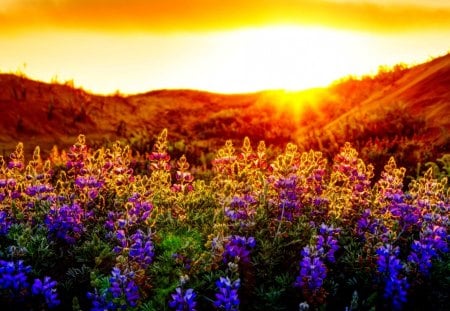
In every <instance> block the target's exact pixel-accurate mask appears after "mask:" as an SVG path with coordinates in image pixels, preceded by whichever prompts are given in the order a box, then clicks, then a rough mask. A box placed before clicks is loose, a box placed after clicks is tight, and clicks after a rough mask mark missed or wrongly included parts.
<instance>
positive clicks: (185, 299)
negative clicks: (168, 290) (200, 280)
mask: <svg viewBox="0 0 450 311" xmlns="http://www.w3.org/2000/svg"><path fill="white" fill-rule="evenodd" d="M171 296H172V300H170V301H169V307H171V308H173V309H175V310H176V311H195V310H196V309H195V307H196V305H197V302H196V301H195V298H196V296H197V295H196V294H195V292H194V290H193V289H192V288H189V289H187V290H186V291H184V290H183V289H182V288H181V287H177V288H176V289H175V293H174V294H172V295H171Z"/></svg>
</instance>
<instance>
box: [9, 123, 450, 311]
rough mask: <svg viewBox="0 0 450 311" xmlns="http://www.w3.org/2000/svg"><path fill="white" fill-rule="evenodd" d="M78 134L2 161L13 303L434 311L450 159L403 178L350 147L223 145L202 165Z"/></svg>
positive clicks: (15, 306) (160, 145) (449, 264)
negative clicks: (101, 144) (279, 149)
mask: <svg viewBox="0 0 450 311" xmlns="http://www.w3.org/2000/svg"><path fill="white" fill-rule="evenodd" d="M142 159H143V157H142V156H141V157H137V156H135V155H133V153H132V151H131V150H130V148H129V147H127V146H122V145H121V144H120V143H115V144H114V145H113V146H112V147H111V148H99V149H97V150H91V149H90V148H89V146H87V145H86V141H85V137H84V136H83V135H80V136H79V137H78V139H77V141H76V143H75V144H74V145H73V146H72V147H71V148H70V150H69V151H68V152H67V153H66V154H53V155H51V156H50V157H49V159H47V160H45V161H44V160H42V159H41V157H40V151H39V148H36V149H35V152H34V155H33V157H32V159H31V160H29V161H25V159H24V154H23V145H22V144H21V143H19V144H18V145H17V148H16V151H15V152H13V153H12V154H11V156H10V158H9V159H6V158H2V157H0V306H2V310H3V309H5V308H6V309H7V308H8V307H5V306H9V308H10V309H11V310H46V309H52V310H147V311H150V310H390V309H392V310H402V309H407V310H446V308H448V306H449V305H450V298H449V293H450V260H449V259H450V257H449V252H448V241H449V237H450V235H449V231H448V226H449V207H450V198H449V194H450V191H449V184H448V179H447V178H448V176H449V175H450V161H447V160H449V157H447V156H445V157H444V158H442V159H441V163H442V165H440V166H439V165H435V166H434V167H433V168H430V169H429V170H428V171H427V172H426V173H425V174H424V175H423V176H422V177H420V178H418V179H415V180H414V179H413V180H411V181H410V182H409V183H408V184H407V183H406V177H405V171H406V170H405V168H402V167H398V166H397V164H396V162H395V160H394V158H391V159H390V160H389V161H388V163H386V165H385V166H384V169H383V170H382V173H381V174H380V176H376V177H375V176H374V168H373V166H372V165H370V164H366V163H364V161H363V160H362V159H361V158H359V157H358V152H357V151H356V150H355V149H353V148H352V147H351V145H350V144H348V143H347V144H345V145H344V146H342V148H341V150H340V152H339V153H338V154H336V155H335V156H334V158H333V159H332V160H327V159H326V158H325V157H324V156H323V155H322V154H321V153H320V152H318V151H309V152H300V151H298V150H297V146H295V145H293V144H288V145H287V146H286V149H285V151H284V152H283V153H282V154H279V155H275V156H274V157H273V159H269V157H268V152H267V149H266V146H265V144H264V142H260V143H259V144H258V146H257V147H256V148H253V147H252V145H251V143H250V140H249V139H248V138H246V139H245V140H244V141H243V144H242V146H240V147H235V146H233V144H232V143H231V141H227V142H226V143H225V145H224V147H223V148H221V149H220V150H218V152H217V154H216V157H215V159H214V160H213V162H212V170H211V171H208V172H203V173H202V174H195V171H193V170H191V169H190V167H189V163H188V161H187V159H186V157H185V156H182V157H180V158H179V159H171V157H170V155H169V153H168V141H167V131H166V130H164V131H162V133H161V134H160V135H159V137H158V139H157V141H156V143H155V144H154V147H153V151H152V152H151V153H149V154H147V155H146V157H145V160H142Z"/></svg>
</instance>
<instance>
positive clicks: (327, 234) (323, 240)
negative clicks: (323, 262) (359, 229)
mask: <svg viewBox="0 0 450 311" xmlns="http://www.w3.org/2000/svg"><path fill="white" fill-rule="evenodd" d="M339 232H340V228H334V227H333V226H327V225H325V224H324V223H322V224H321V225H320V227H319V235H318V236H317V241H316V243H317V249H318V250H319V253H321V254H323V255H324V256H325V257H326V258H327V260H328V261H329V262H333V263H334V262H335V261H336V260H335V258H334V253H335V252H336V251H337V250H338V249H339V245H338V241H337V239H336V236H337V235H338V234H339Z"/></svg>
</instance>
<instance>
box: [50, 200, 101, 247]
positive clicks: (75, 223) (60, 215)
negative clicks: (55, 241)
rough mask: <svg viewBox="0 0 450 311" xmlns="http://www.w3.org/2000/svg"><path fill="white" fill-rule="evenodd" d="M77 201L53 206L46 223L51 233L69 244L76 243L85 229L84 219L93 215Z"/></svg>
mask: <svg viewBox="0 0 450 311" xmlns="http://www.w3.org/2000/svg"><path fill="white" fill-rule="evenodd" d="M91 214H92V213H91V212H86V211H85V210H84V209H83V208H81V206H80V205H79V204H77V203H73V204H70V205H67V204H64V205H63V206H61V207H59V206H56V205H54V206H52V207H51V208H50V211H49V212H48V215H47V216H46V218H45V220H44V223H45V225H46V226H47V228H48V230H49V232H50V233H52V234H55V235H56V237H57V238H59V239H62V240H64V241H66V242H67V243H69V244H73V243H75V242H76V241H77V240H78V239H79V238H80V236H81V235H82V234H83V232H84V231H85V226H84V221H85V220H86V219H88V218H89V217H91Z"/></svg>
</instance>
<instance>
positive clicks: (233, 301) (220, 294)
mask: <svg viewBox="0 0 450 311" xmlns="http://www.w3.org/2000/svg"><path fill="white" fill-rule="evenodd" d="M216 286H217V293H216V300H215V301H214V306H215V307H216V308H218V309H219V310H225V311H238V310H239V303H240V300H239V295H238V291H239V287H240V286H241V281H240V279H237V280H234V281H233V282H231V280H230V279H229V278H228V277H220V279H219V280H217V281H216Z"/></svg>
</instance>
